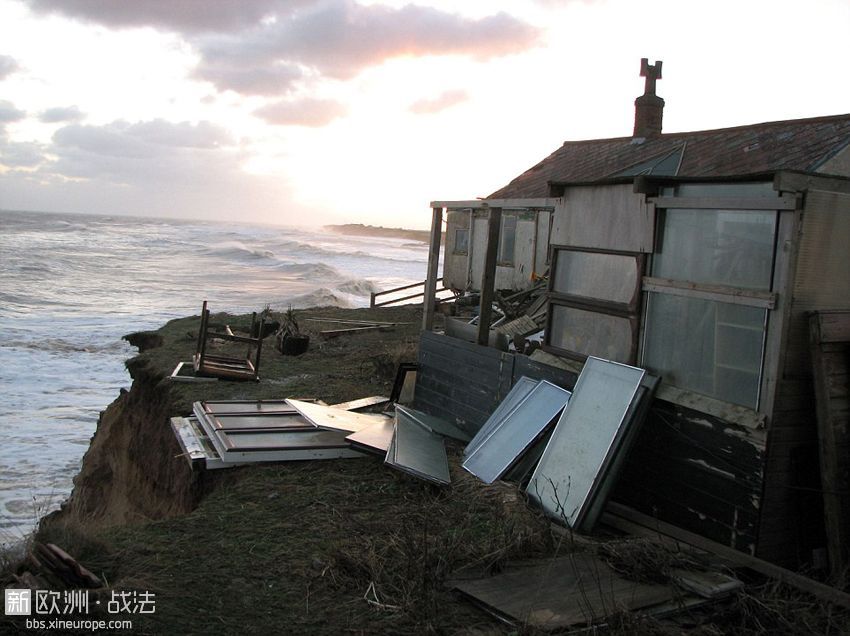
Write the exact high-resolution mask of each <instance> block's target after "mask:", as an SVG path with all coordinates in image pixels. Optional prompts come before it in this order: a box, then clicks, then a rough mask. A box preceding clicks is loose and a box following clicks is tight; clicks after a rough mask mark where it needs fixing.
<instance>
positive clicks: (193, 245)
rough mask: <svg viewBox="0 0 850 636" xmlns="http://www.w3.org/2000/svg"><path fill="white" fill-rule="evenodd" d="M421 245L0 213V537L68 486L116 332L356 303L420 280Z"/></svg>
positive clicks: (104, 390) (284, 230)
mask: <svg viewBox="0 0 850 636" xmlns="http://www.w3.org/2000/svg"><path fill="white" fill-rule="evenodd" d="M427 260H428V247H427V245H425V244H424V243H419V242H412V241H411V240H410V239H395V238H383V237H381V238H375V237H367V236H348V235H342V234H336V233H334V232H331V231H327V230H325V231H323V230H306V229H297V228H289V227H278V226H271V225H250V224H247V223H218V222H205V221H186V220H170V219H153V218H134V217H126V216H111V217H110V216H95V215H76V214H54V213H34V212H14V211H2V210H0V449H2V450H0V544H14V543H17V542H19V541H20V540H21V539H22V538H24V537H26V535H27V534H29V533H30V532H32V530H33V529H34V527H35V525H36V523H37V521H38V519H40V518H41V517H42V516H43V515H45V514H47V513H49V512H50V511H52V510H54V509H56V508H58V507H59V505H60V503H61V502H62V501H63V500H64V499H66V498H67V496H68V495H69V494H70V492H71V487H72V480H73V478H74V475H75V474H76V473H77V472H78V470H79V467H80V462H81V460H82V457H83V454H84V453H85V451H86V450H87V448H88V445H89V441H90V439H91V437H92V435H93V434H94V431H95V428H96V425H97V420H98V415H99V413H100V412H101V411H102V410H103V409H105V408H106V406H107V405H108V404H109V403H110V402H111V401H112V400H113V399H115V398H116V397H117V395H118V393H119V390H120V389H121V388H128V387H129V385H130V382H131V380H130V377H129V375H128V374H127V371H126V369H125V368H124V361H125V360H126V359H127V358H129V357H132V356H133V355H134V353H135V349H134V348H132V347H131V346H130V345H129V344H127V342H125V341H124V340H122V336H124V335H125V334H128V333H131V332H134V331H140V330H148V329H157V328H158V327H160V326H161V325H163V324H164V323H165V322H167V321H168V320H171V319H172V318H179V317H183V316H188V315H196V314H198V313H199V312H200V309H201V304H202V302H203V301H204V300H208V301H209V303H210V307H211V308H212V309H213V311H227V312H230V313H244V312H248V313H250V312H251V311H260V310H262V309H263V308H264V307H265V306H267V305H268V306H270V307H271V308H272V309H273V310H284V309H286V308H287V307H289V306H290V305H291V306H292V307H294V308H304V307H314V306H322V305H335V306H342V307H362V306H368V305H369V295H370V292H373V291H380V290H383V289H388V288H391V287H398V286H401V285H405V284H410V283H414V282H420V281H422V280H424V278H425V272H426V266H427Z"/></svg>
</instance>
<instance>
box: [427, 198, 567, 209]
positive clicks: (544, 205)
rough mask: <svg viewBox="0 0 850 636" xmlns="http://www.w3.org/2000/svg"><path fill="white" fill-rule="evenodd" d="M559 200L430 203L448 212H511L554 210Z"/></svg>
mask: <svg viewBox="0 0 850 636" xmlns="http://www.w3.org/2000/svg"><path fill="white" fill-rule="evenodd" d="M560 201H561V199H556V198H538V199H474V200H466V201H431V207H432V208H435V207H439V208H448V209H449V210H464V209H469V208H472V209H473V210H483V209H487V208H491V207H496V208H510V209H512V210H522V209H527V210H537V209H544V210H554V209H555V206H556V205H558V203H559V202H560Z"/></svg>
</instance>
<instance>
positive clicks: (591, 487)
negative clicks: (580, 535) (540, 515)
mask: <svg viewBox="0 0 850 636" xmlns="http://www.w3.org/2000/svg"><path fill="white" fill-rule="evenodd" d="M644 375H645V371H644V370H643V369H639V368H637V367H632V366H629V365H625V364H621V363H619V362H611V361H609V360H603V359H601V358H595V357H593V356H590V357H588V359H587V362H586V363H585V365H584V368H583V369H582V372H581V374H580V375H579V378H578V381H577V382H576V386H575V389H574V391H573V397H572V399H571V400H570V402H569V404H567V407H566V408H565V409H564V411H563V413H562V414H561V417H560V418H559V420H558V423H557V425H556V426H555V429H554V431H553V432H552V436H551V438H550V439H549V443H548V444H547V445H546V450H545V451H544V452H543V456H542V457H541V458H540V462H539V463H538V464H537V468H536V469H535V471H534V474H533V475H532V477H531V480H530V481H529V483H528V486H527V488H526V492H527V493H528V495H529V497H530V498H531V499H533V500H535V501H536V502H537V503H538V504H540V506H541V507H542V508H543V509H544V511H545V512H546V513H547V514H548V515H549V516H551V517H554V518H556V519H558V520H560V521H563V522H565V523H566V524H567V525H568V526H569V527H571V528H574V529H582V528H583V523H584V521H585V517H586V515H587V512H588V510H589V509H590V508H591V506H592V503H593V502H592V495H593V493H594V492H595V491H598V489H599V488H600V484H601V480H602V478H603V477H604V473H605V469H606V468H607V467H608V466H609V465H610V463H611V461H612V458H613V456H614V454H615V453H616V451H617V444H618V442H619V441H620V440H621V439H622V435H623V434H624V432H623V426H624V425H625V424H627V423H628V422H627V415H628V413H629V411H630V409H631V408H632V403H633V402H634V400H635V397H636V396H637V393H638V389H639V387H640V384H641V381H642V380H643V377H644Z"/></svg>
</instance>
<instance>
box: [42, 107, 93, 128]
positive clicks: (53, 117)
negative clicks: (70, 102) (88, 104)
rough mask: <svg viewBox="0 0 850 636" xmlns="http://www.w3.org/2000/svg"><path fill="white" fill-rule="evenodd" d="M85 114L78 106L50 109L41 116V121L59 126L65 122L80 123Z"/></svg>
mask: <svg viewBox="0 0 850 636" xmlns="http://www.w3.org/2000/svg"><path fill="white" fill-rule="evenodd" d="M84 118H85V114H84V113H83V111H81V110H80V109H79V108H77V107H76V106H57V107H56V108H48V109H47V110H46V111H44V112H43V113H41V115H39V118H38V119H39V121H41V122H42V123H45V124H58V123H64V122H72V121H80V120H81V119H84Z"/></svg>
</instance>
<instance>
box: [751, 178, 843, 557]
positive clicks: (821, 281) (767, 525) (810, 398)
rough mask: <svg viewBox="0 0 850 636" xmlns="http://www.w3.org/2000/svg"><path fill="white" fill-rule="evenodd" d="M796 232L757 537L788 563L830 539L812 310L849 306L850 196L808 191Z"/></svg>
mask: <svg viewBox="0 0 850 636" xmlns="http://www.w3.org/2000/svg"><path fill="white" fill-rule="evenodd" d="M798 236H799V239H798V241H799V242H798V245H797V246H796V247H797V259H796V264H795V266H794V268H793V275H792V278H791V285H790V288H789V290H787V291H785V293H789V292H790V294H791V297H792V300H791V307H790V311H789V315H788V318H787V321H788V326H787V335H786V338H785V343H784V347H783V359H782V360H781V361H780V369H781V372H780V377H779V382H778V383H777V390H776V399H775V402H774V404H773V415H772V418H771V421H770V423H769V436H768V447H767V465H766V467H765V491H764V505H763V508H762V522H761V528H760V532H759V542H758V543H759V545H758V556H760V557H762V558H765V559H767V560H770V561H774V562H776V563H780V564H783V565H787V566H790V567H796V566H798V565H800V564H802V563H806V562H809V561H810V560H811V558H812V553H811V552H812V550H813V549H815V548H818V547H822V546H824V545H825V538H824V535H823V505H822V501H821V497H820V495H819V491H820V477H819V471H818V448H817V443H818V439H817V421H816V416H815V412H816V410H815V398H814V385H813V382H812V360H811V355H810V351H809V330H808V314H809V313H810V312H812V311H816V310H829V309H850V275H849V274H848V272H850V248H848V246H850V195H847V194H838V193H832V192H824V191H819V190H810V191H809V192H808V193H806V198H805V207H804V210H803V214H802V217H801V219H800V222H799V228H798ZM783 291H784V290H783Z"/></svg>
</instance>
